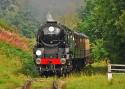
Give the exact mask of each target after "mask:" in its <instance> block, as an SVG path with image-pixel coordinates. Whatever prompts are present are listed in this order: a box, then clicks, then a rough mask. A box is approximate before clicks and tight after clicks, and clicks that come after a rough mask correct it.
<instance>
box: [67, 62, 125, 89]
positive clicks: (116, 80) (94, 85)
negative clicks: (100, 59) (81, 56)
mask: <svg viewBox="0 0 125 89" xmlns="http://www.w3.org/2000/svg"><path fill="white" fill-rule="evenodd" d="M106 68H107V66H106V64H105V63H95V64H93V65H92V66H91V67H89V68H88V67H87V68H86V69H85V71H84V72H81V73H79V74H73V75H71V76H70V77H69V78H67V79H66V89H125V75H123V74H114V75H113V79H112V80H111V81H108V79H107V73H106V71H107V69H106Z"/></svg>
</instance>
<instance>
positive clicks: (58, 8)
mask: <svg viewBox="0 0 125 89" xmlns="http://www.w3.org/2000/svg"><path fill="white" fill-rule="evenodd" d="M28 1H29V3H28V4H29V5H30V7H31V8H32V9H33V10H34V11H35V12H36V13H37V15H36V16H38V17H40V18H41V19H43V18H45V17H46V14H47V13H48V12H50V13H51V14H52V15H53V16H63V15H64V14H68V13H77V12H76V11H77V10H78V9H79V8H80V7H81V6H83V5H84V0H28Z"/></svg>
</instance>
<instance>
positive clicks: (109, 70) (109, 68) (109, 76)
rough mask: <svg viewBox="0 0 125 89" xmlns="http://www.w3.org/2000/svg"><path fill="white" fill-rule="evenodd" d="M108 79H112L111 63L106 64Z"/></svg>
mask: <svg viewBox="0 0 125 89" xmlns="http://www.w3.org/2000/svg"><path fill="white" fill-rule="evenodd" d="M108 80H109V81H110V80H112V71H111V64H108Z"/></svg>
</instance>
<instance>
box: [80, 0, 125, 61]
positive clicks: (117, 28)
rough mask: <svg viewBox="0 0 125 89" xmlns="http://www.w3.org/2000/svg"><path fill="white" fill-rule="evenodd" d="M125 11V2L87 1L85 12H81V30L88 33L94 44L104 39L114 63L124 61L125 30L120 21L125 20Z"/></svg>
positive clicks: (104, 46)
mask: <svg viewBox="0 0 125 89" xmlns="http://www.w3.org/2000/svg"><path fill="white" fill-rule="evenodd" d="M124 10H125V1H124V0H87V6H86V9H85V12H84V11H81V12H80V17H81V19H82V22H81V23H80V24H79V30H80V31H81V32H84V33H86V34H87V35H88V36H89V37H90V39H91V42H93V43H96V41H97V40H98V39H103V40H104V45H103V48H104V49H105V51H107V52H108V53H109V55H108V56H107V57H108V58H109V59H110V60H112V62H118V61H117V60H120V61H119V62H123V61H124V55H123V53H125V50H123V49H124V48H125V46H124V45H123V44H124V43H125V37H124V35H123V34H124V32H125V30H124V26H123V20H121V19H120V18H122V19H124V14H123V11H124ZM83 13H84V14H83ZM121 23H122V26H121ZM124 62H125V61H124Z"/></svg>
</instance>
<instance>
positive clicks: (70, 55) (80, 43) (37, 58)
mask: <svg viewBox="0 0 125 89" xmlns="http://www.w3.org/2000/svg"><path fill="white" fill-rule="evenodd" d="M33 59H34V63H35V64H36V67H37V69H38V71H39V74H40V75H45V76H49V75H51V74H55V75H59V76H62V75H66V74H68V73H70V72H71V71H73V70H78V71H79V70H81V69H82V68H83V67H84V66H85V65H86V64H88V62H89V59H90V45H89V39H88V37H87V36H86V35H85V34H81V33H78V32H74V31H72V30H70V29H69V28H67V27H66V26H64V25H62V24H60V23H58V22H57V21H55V20H47V21H46V22H45V23H44V24H43V25H42V26H41V27H40V29H39V30H38V33H37V36H36V44H35V46H34V48H33Z"/></svg>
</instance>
